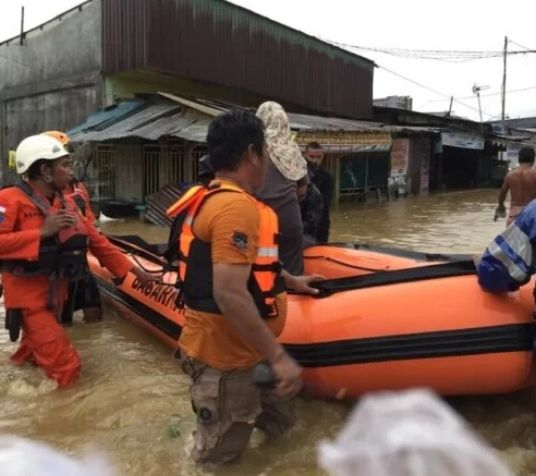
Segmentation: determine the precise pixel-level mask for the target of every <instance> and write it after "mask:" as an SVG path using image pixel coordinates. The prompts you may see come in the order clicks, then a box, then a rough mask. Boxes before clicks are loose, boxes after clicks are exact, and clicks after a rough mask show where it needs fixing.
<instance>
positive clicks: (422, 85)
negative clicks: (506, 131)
mask: <svg viewBox="0 0 536 476" xmlns="http://www.w3.org/2000/svg"><path fill="white" fill-rule="evenodd" d="M378 68H381V69H383V70H385V71H387V72H388V73H391V74H393V75H395V76H398V77H399V78H401V79H404V80H405V81H408V82H410V83H413V84H415V85H416V86H419V87H421V88H423V89H426V90H428V91H430V92H432V93H434V94H437V95H438V96H443V97H444V98H447V99H449V100H450V98H451V97H452V96H451V95H450V94H446V93H442V92H441V91H438V90H437V89H433V88H431V87H430V86H426V85H425V84H422V83H419V82H418V81H415V80H414V79H411V78H408V77H407V76H404V75H403V74H400V73H397V72H396V71H393V70H391V69H389V68H386V67H385V66H380V65H378ZM453 101H454V102H456V103H458V104H460V105H461V106H464V107H466V108H468V109H472V110H473V111H476V112H480V110H479V109H478V108H476V107H473V106H471V105H469V104H466V103H464V102H462V101H460V100H458V99H456V98H453ZM482 114H485V115H486V116H489V117H493V114H490V113H488V112H486V111H482Z"/></svg>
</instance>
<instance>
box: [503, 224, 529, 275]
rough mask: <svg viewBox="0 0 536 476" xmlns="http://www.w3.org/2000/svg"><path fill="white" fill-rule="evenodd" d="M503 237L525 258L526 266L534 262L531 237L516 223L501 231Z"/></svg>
mask: <svg viewBox="0 0 536 476" xmlns="http://www.w3.org/2000/svg"><path fill="white" fill-rule="evenodd" d="M501 238H502V239H503V240H504V242H506V243H507V244H508V246H509V247H510V248H511V249H512V250H513V252H514V253H515V254H516V255H517V256H519V258H521V259H522V260H523V262H524V263H525V265H526V266H530V265H531V264H532V244H531V242H530V239H529V237H528V236H527V235H526V233H524V232H523V231H522V230H521V229H520V228H519V227H518V226H517V225H516V224H515V223H513V224H512V225H510V226H509V227H508V228H507V229H506V230H505V231H504V232H503V233H501ZM516 261H517V260H516Z"/></svg>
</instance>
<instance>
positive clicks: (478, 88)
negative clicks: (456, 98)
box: [473, 83, 486, 124]
mask: <svg viewBox="0 0 536 476" xmlns="http://www.w3.org/2000/svg"><path fill="white" fill-rule="evenodd" d="M483 88H484V89H485V88H486V86H477V85H476V83H475V84H474V85H473V94H476V97H477V98H478V112H479V114H480V124H482V122H483V120H482V104H481V102H480V91H481V89H483Z"/></svg>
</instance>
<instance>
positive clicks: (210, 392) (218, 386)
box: [182, 355, 296, 464]
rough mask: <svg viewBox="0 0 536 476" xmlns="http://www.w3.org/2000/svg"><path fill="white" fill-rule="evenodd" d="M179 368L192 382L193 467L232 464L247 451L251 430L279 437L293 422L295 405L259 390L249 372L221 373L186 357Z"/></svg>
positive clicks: (248, 370)
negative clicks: (193, 415)
mask: <svg viewBox="0 0 536 476" xmlns="http://www.w3.org/2000/svg"><path fill="white" fill-rule="evenodd" d="M182 368H183V370H184V372H185V373H186V374H187V375H189V376H190V378H191V379H192V385H191V387H190V392H191V397H192V405H193V408H194V411H195V412H196V414H197V429H196V431H195V432H194V448H193V450H192V457H193V459H194V461H196V462H197V463H200V464H206V463H215V464H221V463H227V462H230V461H232V460H234V459H236V458H238V457H239V456H240V455H241V454H242V453H243V452H244V450H245V449H246V448H247V445H248V442H249V439H250V437H251V433H252V432H253V429H254V428H255V427H256V428H259V429H260V430H262V431H264V432H265V433H267V434H268V435H270V436H277V435H280V434H281V433H283V432H285V431H286V430H288V429H290V428H291V427H292V426H293V425H294V423H295V421H296V418H295V415H294V407H293V402H292V401H291V400H283V399H281V398H279V397H278V396H277V395H275V394H274V393H273V391H270V390H265V389H259V388H258V387H257V386H256V385H255V384H254V382H253V377H252V372H253V369H252V368H250V369H245V370H233V371H229V372H222V371H220V370H216V369H214V368H211V367H208V366H207V365H205V364H203V363H202V362H199V361H197V360H195V359H192V358H190V357H187V356H185V355H183V356H182Z"/></svg>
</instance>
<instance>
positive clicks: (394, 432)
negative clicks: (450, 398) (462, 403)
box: [319, 390, 512, 476]
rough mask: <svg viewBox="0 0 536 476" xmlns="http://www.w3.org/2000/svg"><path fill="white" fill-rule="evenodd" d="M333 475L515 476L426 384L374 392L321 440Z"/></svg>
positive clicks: (322, 456) (322, 461)
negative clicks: (340, 426)
mask: <svg viewBox="0 0 536 476" xmlns="http://www.w3.org/2000/svg"><path fill="white" fill-rule="evenodd" d="M319 462H320V465H321V466H322V467H323V468H324V469H325V470H327V471H328V473H329V474H330V475H332V476H511V474H512V473H511V472H510V471H509V470H508V469H507V467H506V465H505V464H504V463H503V462H502V461H501V460H500V459H499V457H498V456H497V454H496V453H495V451H494V450H493V449H492V448H491V447H489V446H488V445H487V444H486V443H484V442H483V440H481V439H480V437H478V436H477V435H476V434H475V433H474V432H473V431H472V430H471V429H470V428H469V427H468V425H467V424H466V423H465V421H464V420H463V419H462V418H461V417H460V416H458V415H457V414H456V413H455V412H454V411H453V410H452V409H451V408H450V407H449V406H447V405H446V404H445V403H444V402H443V401H442V400H440V399H439V398H438V397H436V396H435V395H434V394H433V393H431V392H429V391H427V390H411V391H407V392H399V393H394V392H389V393H387V392H386V393H378V394H370V395H367V396H365V397H363V398H362V399H361V401H360V402H359V404H358V405H357V407H356V408H355V409H354V411H353V412H352V414H351V415H350V417H349V419H348V421H347V423H346V424H345V426H344V428H343V429H342V431H341V432H340V434H339V435H338V436H337V438H336V439H335V441H333V442H326V441H324V442H322V443H321V444H320V446H319Z"/></svg>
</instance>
